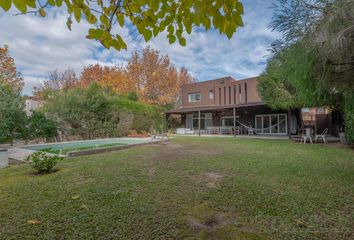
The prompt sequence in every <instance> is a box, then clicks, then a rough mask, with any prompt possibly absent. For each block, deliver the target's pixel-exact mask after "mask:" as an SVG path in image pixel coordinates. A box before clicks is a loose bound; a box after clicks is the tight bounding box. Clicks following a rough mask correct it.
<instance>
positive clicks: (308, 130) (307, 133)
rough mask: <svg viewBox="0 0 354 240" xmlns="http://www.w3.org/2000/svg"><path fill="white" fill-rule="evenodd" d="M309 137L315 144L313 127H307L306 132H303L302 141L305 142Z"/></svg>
mask: <svg viewBox="0 0 354 240" xmlns="http://www.w3.org/2000/svg"><path fill="white" fill-rule="evenodd" d="M307 139H309V140H310V143H311V144H313V142H312V132H311V128H305V134H302V137H301V142H303V143H304V144H305V143H306V141H307Z"/></svg>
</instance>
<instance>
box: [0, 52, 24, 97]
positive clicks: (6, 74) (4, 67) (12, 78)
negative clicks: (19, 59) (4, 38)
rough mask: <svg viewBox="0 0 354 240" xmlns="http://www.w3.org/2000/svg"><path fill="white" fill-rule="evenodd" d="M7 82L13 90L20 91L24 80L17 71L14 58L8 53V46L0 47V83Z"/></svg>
mask: <svg viewBox="0 0 354 240" xmlns="http://www.w3.org/2000/svg"><path fill="white" fill-rule="evenodd" d="M5 83H6V84H8V85H9V86H10V87H11V88H12V89H13V90H14V91H16V92H21V91H22V88H23V85H24V81H23V78H22V74H21V73H20V72H18V71H17V69H16V66H15V61H14V59H13V58H12V57H11V56H10V55H9V48H8V46H6V45H5V46H4V47H3V48H1V47H0V84H5Z"/></svg>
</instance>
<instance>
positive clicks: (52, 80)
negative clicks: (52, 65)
mask: <svg viewBox="0 0 354 240" xmlns="http://www.w3.org/2000/svg"><path fill="white" fill-rule="evenodd" d="M78 84H79V79H78V78H77V76H76V73H75V71H74V70H73V69H70V68H68V69H66V70H64V71H62V72H61V71H59V70H57V69H56V70H54V71H52V72H49V74H48V78H47V79H46V80H44V82H43V83H39V84H38V85H36V86H34V87H33V93H34V95H41V96H42V97H46V95H48V94H49V93H51V92H53V91H58V90H67V89H70V88H73V87H75V86H77V85H78Z"/></svg>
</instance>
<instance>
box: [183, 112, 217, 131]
mask: <svg viewBox="0 0 354 240" xmlns="http://www.w3.org/2000/svg"><path fill="white" fill-rule="evenodd" d="M212 126H213V116H212V113H201V114H200V129H207V127H212ZM186 127H187V128H190V129H195V130H196V129H198V113H194V114H187V116H186Z"/></svg>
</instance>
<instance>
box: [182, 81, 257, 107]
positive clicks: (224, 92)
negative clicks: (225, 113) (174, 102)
mask: <svg viewBox="0 0 354 240" xmlns="http://www.w3.org/2000/svg"><path fill="white" fill-rule="evenodd" d="M210 91H213V95H214V97H213V98H210V94H209V93H210ZM192 93H200V94H201V99H200V101H199V102H189V94H192ZM181 94H182V97H181V99H182V105H181V108H190V107H202V106H229V105H230V106H231V105H242V104H247V103H259V102H262V100H261V98H260V96H259V94H258V91H257V78H248V79H243V80H235V79H233V78H232V77H225V78H220V79H215V80H210V81H205V82H198V83H192V84H186V85H184V86H182V89H181Z"/></svg>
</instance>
